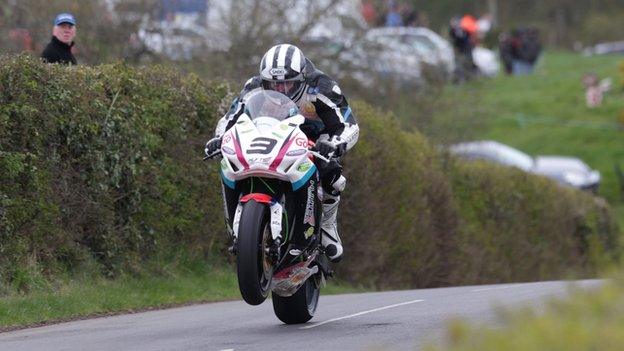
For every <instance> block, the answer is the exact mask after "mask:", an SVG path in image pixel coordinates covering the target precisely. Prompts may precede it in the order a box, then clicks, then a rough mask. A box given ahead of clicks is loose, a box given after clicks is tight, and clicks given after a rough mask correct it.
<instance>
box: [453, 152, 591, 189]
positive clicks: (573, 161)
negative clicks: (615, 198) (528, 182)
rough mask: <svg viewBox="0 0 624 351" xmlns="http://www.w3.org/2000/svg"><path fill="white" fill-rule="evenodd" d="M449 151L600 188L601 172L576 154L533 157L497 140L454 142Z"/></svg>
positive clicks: (579, 185)
mask: <svg viewBox="0 0 624 351" xmlns="http://www.w3.org/2000/svg"><path fill="white" fill-rule="evenodd" d="M449 150H450V152H451V153H452V154H454V155H456V156H459V157H461V158H464V159H468V160H485V161H490V162H494V163H498V164H502V165H505V166H511V167H516V168H519V169H521V170H523V171H525V172H529V173H533V174H538V175H542V176H545V177H548V178H551V179H553V180H555V181H556V182H558V183H559V184H563V185H566V186H570V187H574V188H578V189H584V190H591V191H597V190H598V187H599V185H600V172H598V171H597V170H593V169H591V168H590V167H589V166H588V165H587V164H586V163H585V162H583V161H582V160H580V159H578V158H576V157H566V156H536V157H531V156H529V155H527V154H525V153H524V152H522V151H520V150H517V149H514V148H512V147H511V146H508V145H505V144H501V143H499V142H496V141H473V142H465V143H459V144H454V145H452V146H451V147H450V148H449Z"/></svg>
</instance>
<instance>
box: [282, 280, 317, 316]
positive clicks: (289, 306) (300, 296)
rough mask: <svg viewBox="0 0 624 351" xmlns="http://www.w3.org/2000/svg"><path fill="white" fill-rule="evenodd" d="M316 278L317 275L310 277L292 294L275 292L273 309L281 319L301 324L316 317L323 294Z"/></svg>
mask: <svg viewBox="0 0 624 351" xmlns="http://www.w3.org/2000/svg"><path fill="white" fill-rule="evenodd" d="M316 278H317V276H312V277H310V278H309V279H308V280H306V282H305V283H303V285H302V286H301V288H299V290H297V292H296V293H294V294H293V295H292V296H289V297H282V296H279V295H277V294H275V293H274V294H273V296H272V297H271V299H272V300H273V311H274V312H275V315H276V316H277V318H279V320H281V321H282V322H284V323H286V324H300V323H305V322H307V321H309V320H310V319H312V317H314V313H315V312H316V307H317V306H318V300H319V296H320V295H321V287H320V286H319V284H318V283H317V281H316Z"/></svg>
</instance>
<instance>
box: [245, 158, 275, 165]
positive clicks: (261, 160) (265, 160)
mask: <svg viewBox="0 0 624 351" xmlns="http://www.w3.org/2000/svg"><path fill="white" fill-rule="evenodd" d="M271 159H272V157H254V158H248V159H247V160H248V161H249V163H264V164H268V163H269V162H271Z"/></svg>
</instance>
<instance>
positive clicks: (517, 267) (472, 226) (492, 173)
mask: <svg viewBox="0 0 624 351" xmlns="http://www.w3.org/2000/svg"><path fill="white" fill-rule="evenodd" d="M354 110H355V111H356V112H357V115H358V117H359V118H360V124H361V127H362V135H361V137H360V141H359V142H358V145H357V146H356V147H355V148H354V149H353V152H352V153H351V154H349V155H348V156H347V157H346V167H345V168H346V172H347V178H348V179H349V183H348V184H347V189H346V191H345V196H344V197H345V201H344V202H345V203H344V205H343V206H342V210H341V211H342V212H341V213H340V215H341V218H340V220H341V224H342V238H343V241H344V242H345V244H346V255H347V256H346V263H345V264H344V265H342V266H341V267H340V268H339V269H340V272H344V273H345V274H343V275H344V276H346V277H349V279H351V280H352V281H353V282H357V283H368V284H371V285H375V286H382V287H384V286H385V287H405V288H407V287H414V286H418V287H434V286H443V285H454V284H476V283H494V282H506V281H518V280H542V279H555V278H561V277H562V276H567V275H572V274H575V275H588V274H591V273H593V272H594V270H595V268H596V267H598V266H602V265H603V264H605V263H607V262H611V261H613V260H614V259H616V258H617V257H616V256H617V253H618V250H619V249H618V242H617V237H618V236H617V233H618V229H617V227H616V223H615V222H614V220H613V216H612V214H611V212H610V209H609V206H608V205H607V204H606V202H604V200H602V199H599V198H594V197H593V196H591V195H589V194H587V193H583V192H579V191H574V190H571V189H567V188H563V187H560V186H559V185H557V184H555V183H553V182H552V181H550V180H548V179H545V178H541V177H536V176H532V175H529V174H527V173H524V172H522V171H520V170H516V169H511V168H507V167H497V166H493V165H491V164H486V163H465V162H461V161H459V160H454V159H452V158H450V157H449V156H448V155H447V154H445V153H444V152H441V151H439V150H436V149H435V148H433V147H432V146H431V145H429V144H428V143H427V141H426V140H425V138H424V137H423V136H422V135H420V134H417V133H406V132H403V131H401V130H400V128H399V126H398V124H397V123H396V122H395V120H394V118H392V117H391V116H384V115H383V114H381V113H380V112H379V111H375V110H374V109H372V108H371V107H370V106H367V105H365V104H361V103H358V104H356V105H355V107H354Z"/></svg>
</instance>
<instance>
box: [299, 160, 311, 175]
mask: <svg viewBox="0 0 624 351" xmlns="http://www.w3.org/2000/svg"><path fill="white" fill-rule="evenodd" d="M311 167H312V164H311V163H310V162H304V163H302V164H300V165H299V166H298V167H297V171H299V172H302V173H304V172H307V171H308V170H309V169H310V168H311Z"/></svg>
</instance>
